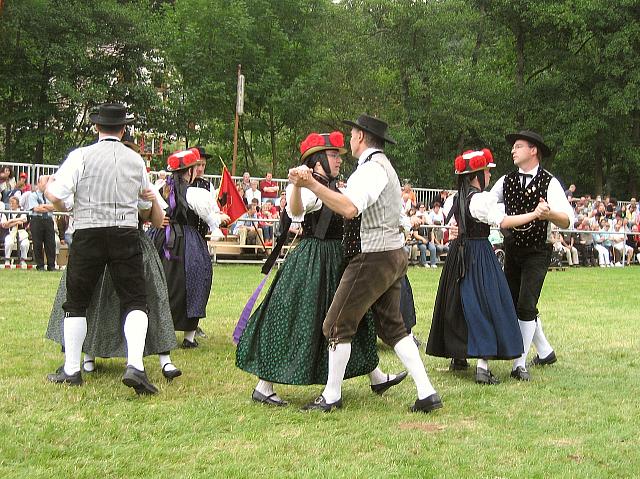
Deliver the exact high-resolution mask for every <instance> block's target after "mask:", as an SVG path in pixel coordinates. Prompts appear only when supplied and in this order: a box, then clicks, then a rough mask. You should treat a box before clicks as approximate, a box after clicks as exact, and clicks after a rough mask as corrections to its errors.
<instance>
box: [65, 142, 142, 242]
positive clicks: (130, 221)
mask: <svg viewBox="0 0 640 479" xmlns="http://www.w3.org/2000/svg"><path fill="white" fill-rule="evenodd" d="M81 150H82V155H83V169H82V171H81V172H80V178H79V179H78V183H77V184H76V190H75V194H74V205H73V216H74V222H75V228H76V230H81V229H87V228H101V227H109V226H116V227H127V228H137V227H138V194H139V193H140V191H141V189H142V186H143V184H144V183H143V181H145V178H144V176H143V175H146V170H145V164H144V161H143V160H142V158H141V157H140V155H138V154H137V153H135V152H134V151H132V150H131V149H129V148H127V147H126V146H125V145H123V144H122V143H120V142H119V141H109V140H103V141H100V142H98V143H94V144H93V145H90V146H87V147H83V148H81Z"/></svg>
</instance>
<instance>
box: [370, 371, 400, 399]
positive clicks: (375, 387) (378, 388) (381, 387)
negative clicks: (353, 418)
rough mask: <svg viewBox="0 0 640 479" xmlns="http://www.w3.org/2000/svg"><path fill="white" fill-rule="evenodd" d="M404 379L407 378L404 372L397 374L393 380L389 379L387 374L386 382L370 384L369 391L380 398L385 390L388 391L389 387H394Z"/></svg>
mask: <svg viewBox="0 0 640 479" xmlns="http://www.w3.org/2000/svg"><path fill="white" fill-rule="evenodd" d="M406 377H407V372H406V371H402V372H401V373H398V374H397V375H396V377H395V378H393V379H389V375H388V374H387V380H386V381H385V382H383V383H380V384H372V385H371V390H372V391H373V392H374V393H376V394H380V395H381V396H382V395H383V394H384V392H385V391H386V390H387V389H389V388H390V387H391V386H395V385H396V384H400V383H401V382H402V381H403V380H404V378H406Z"/></svg>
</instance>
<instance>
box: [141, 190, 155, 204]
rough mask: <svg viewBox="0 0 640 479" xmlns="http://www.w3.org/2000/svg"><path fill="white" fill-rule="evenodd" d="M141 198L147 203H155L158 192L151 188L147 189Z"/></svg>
mask: <svg viewBox="0 0 640 479" xmlns="http://www.w3.org/2000/svg"><path fill="white" fill-rule="evenodd" d="M139 196H140V198H141V199H143V200H145V201H154V200H155V199H156V192H155V190H153V189H151V188H145V189H144V190H142V191H141V192H140V195H139Z"/></svg>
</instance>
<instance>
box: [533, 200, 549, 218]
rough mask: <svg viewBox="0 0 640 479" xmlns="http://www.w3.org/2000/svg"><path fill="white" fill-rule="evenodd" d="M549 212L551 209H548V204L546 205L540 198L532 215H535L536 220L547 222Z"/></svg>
mask: <svg viewBox="0 0 640 479" xmlns="http://www.w3.org/2000/svg"><path fill="white" fill-rule="evenodd" d="M550 212H551V208H549V203H547V202H546V200H545V199H544V198H540V202H539V203H538V206H536V209H535V210H534V213H535V214H536V216H537V217H538V219H541V220H548V219H549V213H550Z"/></svg>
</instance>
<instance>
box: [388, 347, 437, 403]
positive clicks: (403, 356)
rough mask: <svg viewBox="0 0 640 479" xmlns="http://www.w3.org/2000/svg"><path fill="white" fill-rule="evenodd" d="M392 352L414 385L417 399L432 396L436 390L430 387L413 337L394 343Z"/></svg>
mask: <svg viewBox="0 0 640 479" xmlns="http://www.w3.org/2000/svg"><path fill="white" fill-rule="evenodd" d="M393 350H394V351H395V352H396V354H397V355H398V357H399V358H400V361H402V364H404V367H405V368H406V369H407V371H409V374H410V375H411V377H412V378H413V381H414V382H415V383H416V388H417V390H418V399H424V398H426V397H428V396H431V395H432V394H434V393H435V392H436V390H435V389H434V388H433V386H432V385H431V381H429V376H428V375H427V370H426V369H425V367H424V364H423V363H422V359H421V358H420V352H419V351H418V346H416V343H414V342H413V337H411V336H407V337H405V338H402V339H401V340H400V341H398V342H397V343H396V345H395V346H394V347H393Z"/></svg>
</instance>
